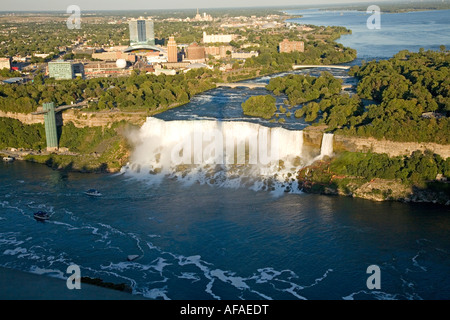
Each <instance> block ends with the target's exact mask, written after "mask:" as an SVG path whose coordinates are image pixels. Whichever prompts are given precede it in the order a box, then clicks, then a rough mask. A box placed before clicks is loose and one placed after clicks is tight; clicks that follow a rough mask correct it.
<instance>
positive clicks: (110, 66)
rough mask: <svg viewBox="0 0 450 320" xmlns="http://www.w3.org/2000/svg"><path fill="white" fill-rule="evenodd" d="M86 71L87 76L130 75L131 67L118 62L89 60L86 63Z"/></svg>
mask: <svg viewBox="0 0 450 320" xmlns="http://www.w3.org/2000/svg"><path fill="white" fill-rule="evenodd" d="M84 73H85V75H86V77H89V78H95V77H105V76H118V75H129V74H131V69H127V68H123V67H121V66H118V65H117V63H116V62H89V63H86V64H85V65H84Z"/></svg>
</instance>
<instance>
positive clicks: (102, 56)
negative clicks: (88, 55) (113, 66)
mask: <svg viewBox="0 0 450 320" xmlns="http://www.w3.org/2000/svg"><path fill="white" fill-rule="evenodd" d="M92 58H93V59H98V60H103V61H117V60H119V59H124V60H126V61H130V62H133V63H134V62H136V55H134V54H130V53H125V52H121V51H109V52H99V53H93V54H92Z"/></svg>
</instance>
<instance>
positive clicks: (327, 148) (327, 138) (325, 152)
mask: <svg viewBox="0 0 450 320" xmlns="http://www.w3.org/2000/svg"><path fill="white" fill-rule="evenodd" d="M333 136H334V135H333V134H332V133H324V134H323V136H322V145H321V147H320V158H323V157H324V156H329V157H330V156H332V155H333Z"/></svg>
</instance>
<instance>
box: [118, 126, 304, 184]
mask: <svg viewBox="0 0 450 320" xmlns="http://www.w3.org/2000/svg"><path fill="white" fill-rule="evenodd" d="M130 139H131V140H132V142H133V144H134V146H135V148H134V151H133V154H132V156H131V158H130V163H129V164H128V165H127V167H125V168H124V169H123V171H124V172H126V173H128V174H131V175H133V176H135V177H140V178H144V179H147V180H149V181H151V182H155V181H160V179H161V178H162V177H163V176H169V177H176V178H178V179H180V180H182V181H184V182H187V183H193V182H200V183H208V184H211V185H217V186H222V187H241V186H247V187H251V188H253V189H255V190H271V191H289V192H294V191H296V190H297V185H296V179H295V174H296V171H297V170H298V168H300V167H302V166H303V165H305V164H306V163H307V161H306V160H305V155H304V151H303V131H301V130H287V129H284V128H280V127H276V128H268V127H264V126H261V125H259V124H255V123H249V122H238V121H223V122H221V121H216V120H196V121H188V120H175V121H164V120H160V119H157V118H152V117H149V118H147V121H146V122H145V123H144V125H143V126H142V127H141V129H140V130H139V131H137V132H135V133H133V134H132V135H131V138H130Z"/></svg>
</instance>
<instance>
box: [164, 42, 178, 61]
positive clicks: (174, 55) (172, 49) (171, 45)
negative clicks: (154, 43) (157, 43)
mask: <svg viewBox="0 0 450 320" xmlns="http://www.w3.org/2000/svg"><path fill="white" fill-rule="evenodd" d="M167 61H168V62H177V61H178V52H177V43H176V42H175V39H174V37H169V41H168V42H167Z"/></svg>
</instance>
